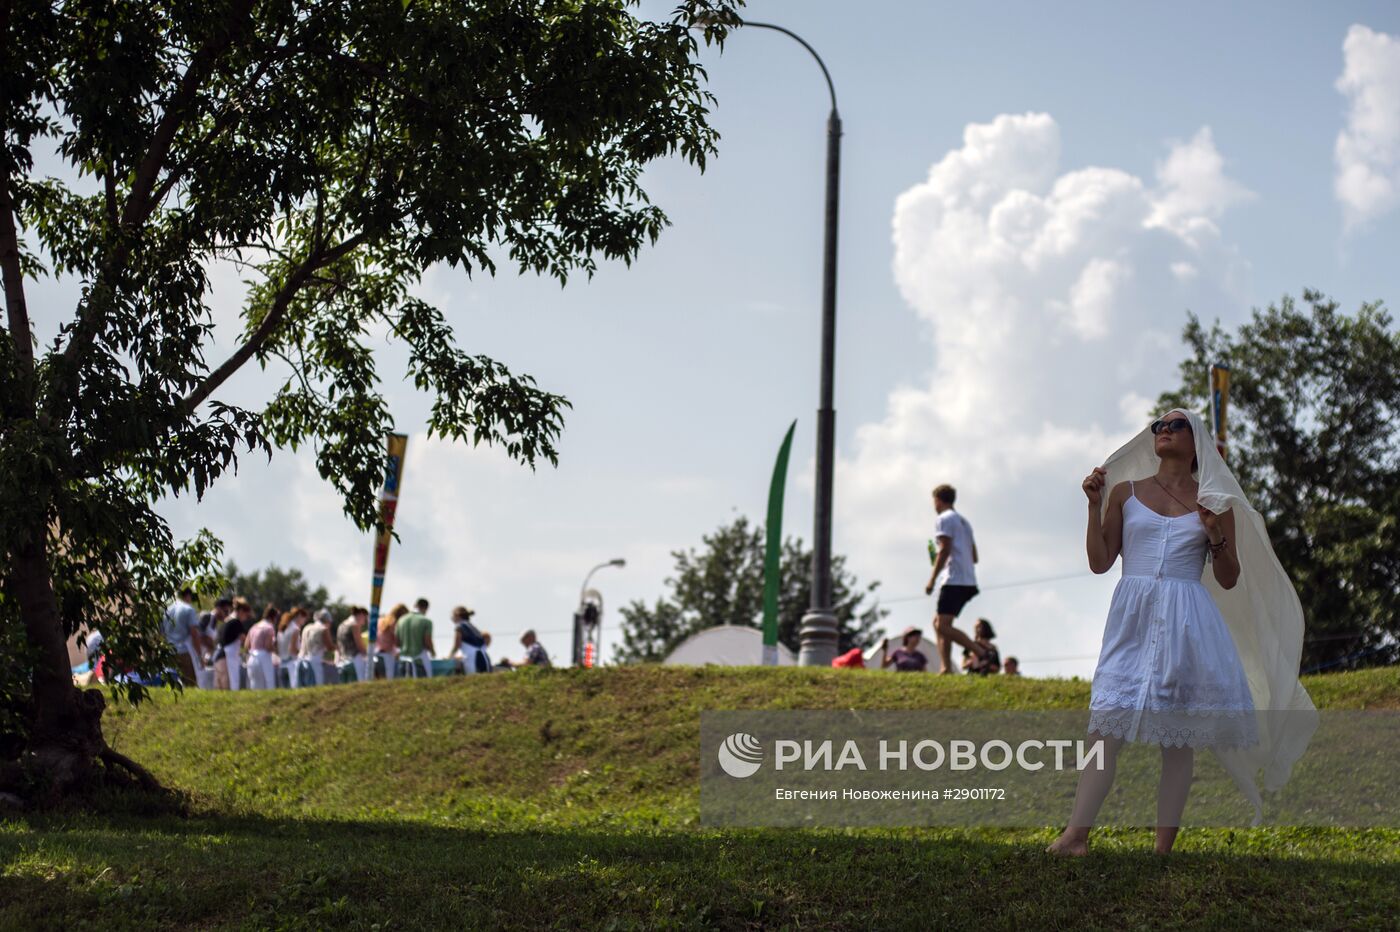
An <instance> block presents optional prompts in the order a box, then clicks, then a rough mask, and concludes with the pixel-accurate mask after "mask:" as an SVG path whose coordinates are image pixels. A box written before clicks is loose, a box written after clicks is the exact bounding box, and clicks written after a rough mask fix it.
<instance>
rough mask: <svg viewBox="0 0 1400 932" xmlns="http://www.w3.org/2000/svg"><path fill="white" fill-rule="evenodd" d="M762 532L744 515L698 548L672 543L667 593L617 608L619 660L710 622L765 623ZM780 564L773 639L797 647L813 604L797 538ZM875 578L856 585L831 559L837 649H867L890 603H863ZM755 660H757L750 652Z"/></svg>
mask: <svg viewBox="0 0 1400 932" xmlns="http://www.w3.org/2000/svg"><path fill="white" fill-rule="evenodd" d="M765 540H766V537H765V535H764V531H763V528H762V527H750V526H749V521H748V519H747V518H745V517H742V516H741V517H739V518H737V519H735V520H734V521H733V522H732V523H730V524H726V525H723V526H721V527H720V528H719V529H718V530H717V531H715V532H714V533H713V534H709V535H706V536H705V537H704V538H703V541H704V549H703V550H700V551H698V552H697V551H696V550H694V549H691V550H676V551H672V553H671V556H672V557H674V558H675V561H676V570H675V575H674V576H672V577H670V578H669V579H667V580H666V585H667V586H668V587H669V588H670V594H669V595H668V596H667V597H665V598H660V599H657V600H656V603H655V604H654V605H653V606H650V607H648V606H647V605H646V604H645V603H644V602H642V601H633V602H632V603H631V604H630V605H627V606H624V607H623V608H622V609H621V613H622V648H621V649H620V650H619V651H618V654H617V659H618V660H619V661H620V662H622V663H638V662H643V661H659V660H661V659H663V658H664V657H665V656H666V655H667V654H668V653H670V652H671V650H672V649H673V648H674V647H675V646H676V645H677V644H679V643H680V642H681V641H683V640H685V639H686V638H688V637H690V635H692V634H694V633H695V632H697V631H701V630H704V629H705V628H712V627H714V626H716V625H743V626H745V627H750V628H757V627H760V626H761V625H762V624H763V560H764V541H765ZM779 562H780V569H779V580H780V586H779V592H778V640H779V641H781V642H782V643H783V644H786V645H787V646H788V647H789V648H791V649H792V650H794V651H796V650H798V649H799V647H800V637H799V631H800V629H801V627H802V616H803V615H805V614H806V613H807V610H808V609H809V608H810V607H811V604H812V589H811V582H812V578H811V566H812V552H811V551H810V550H807V549H805V548H804V547H803V544H802V541H800V540H797V539H793V538H789V539H787V540H786V541H784V542H783V549H782V558H781V560H780V561H779ZM879 585H880V584H879V583H878V582H873V583H870V584H869V585H867V586H864V587H862V586H861V585H860V584H859V583H858V582H857V581H856V579H855V577H854V576H852V575H851V574H850V573H848V572H846V558H845V557H844V556H840V555H836V556H833V557H832V558H831V589H832V600H833V601H834V602H835V603H836V604H835V612H836V621H837V625H838V626H839V629H838V634H839V637H840V645H839V649H840V650H842V651H847V650H850V649H851V648H852V647H860V648H867V647H869V646H870V645H872V644H874V643H875V642H876V641H878V640H879V639H880V638H881V637H883V636H884V632H883V631H882V630H881V629H880V628H879V627H878V625H879V623H880V621H881V619H883V618H884V617H885V616H886V615H888V614H889V609H885V608H881V607H880V605H879V602H878V601H876V602H875V603H874V604H873V605H871V606H870V607H865V606H864V602H865V599H866V597H867V596H873V594H874V593H875V590H876V589H877V588H879ZM755 662H757V659H756V658H755Z"/></svg>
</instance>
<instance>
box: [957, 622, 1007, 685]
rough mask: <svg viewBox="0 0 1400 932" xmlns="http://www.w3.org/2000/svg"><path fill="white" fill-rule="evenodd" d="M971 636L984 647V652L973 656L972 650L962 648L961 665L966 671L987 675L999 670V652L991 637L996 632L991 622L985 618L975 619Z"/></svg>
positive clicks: (993, 636)
mask: <svg viewBox="0 0 1400 932" xmlns="http://www.w3.org/2000/svg"><path fill="white" fill-rule="evenodd" d="M972 631H973V636H974V637H975V638H976V639H977V643H978V644H981V645H982V646H983V647H984V648H986V653H985V654H983V655H982V656H981V657H977V656H975V655H974V654H973V653H972V651H970V650H967V649H965V648H964V650H963V659H962V665H963V669H964V670H966V671H967V672H968V673H976V674H980V675H982V676H987V675H989V674H992V673H1000V672H1001V653H1000V652H999V651H998V650H997V648H996V645H994V644H993V643H992V639H993V638H995V637H996V632H995V631H993V630H992V623H991V622H990V621H988V620H987V619H985V618H979V619H977V625H976V627H974V628H973V629H972Z"/></svg>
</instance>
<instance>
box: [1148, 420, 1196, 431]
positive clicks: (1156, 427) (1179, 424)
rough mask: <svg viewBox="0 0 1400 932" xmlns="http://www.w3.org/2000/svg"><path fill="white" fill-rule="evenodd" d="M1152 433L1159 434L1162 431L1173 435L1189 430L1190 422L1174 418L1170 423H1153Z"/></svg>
mask: <svg viewBox="0 0 1400 932" xmlns="http://www.w3.org/2000/svg"><path fill="white" fill-rule="evenodd" d="M1151 429H1152V433H1154V434H1160V433H1162V432H1163V431H1171V432H1172V433H1174V434H1177V433H1180V432H1181V431H1183V430H1190V429H1191V422H1190V421H1188V420H1187V419H1186V418H1184V417H1174V418H1172V419H1171V420H1170V421H1153V422H1152V428H1151Z"/></svg>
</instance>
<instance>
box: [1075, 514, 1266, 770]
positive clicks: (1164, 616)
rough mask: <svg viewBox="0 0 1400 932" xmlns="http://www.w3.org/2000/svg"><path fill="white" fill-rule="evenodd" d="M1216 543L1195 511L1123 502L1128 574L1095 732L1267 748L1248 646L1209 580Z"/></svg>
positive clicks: (1094, 715) (1095, 709) (1103, 657)
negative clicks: (1175, 512)
mask: <svg viewBox="0 0 1400 932" xmlns="http://www.w3.org/2000/svg"><path fill="white" fill-rule="evenodd" d="M1209 543H1210V539H1209V537H1208V536H1207V535H1206V531H1205V528H1204V527H1203V526H1202V525H1201V519H1200V518H1199V517H1198V516H1197V515H1195V514H1194V513H1193V514H1186V515H1181V516H1179V517H1175V518H1169V517H1167V516H1165V515H1161V514H1158V513H1157V512H1155V511H1153V510H1152V509H1150V508H1148V507H1147V506H1146V505H1144V504H1143V503H1142V502H1141V501H1140V500H1139V499H1138V497H1137V495H1136V494H1130V495H1129V496H1128V499H1127V501H1126V502H1124V503H1123V553H1122V559H1123V578H1122V579H1120V580H1119V582H1118V586H1117V588H1116V589H1114V591H1113V601H1112V602H1111V603H1110V605H1109V610H1108V623H1107V625H1106V626H1105V628H1104V636H1103V648H1102V650H1101V651H1100V653H1099V662H1098V667H1097V668H1096V669H1095V671H1094V683H1093V687H1092V691H1091V698H1090V700H1089V709H1090V715H1089V729H1088V730H1089V731H1090V732H1098V733H1099V734H1103V735H1112V736H1115V737H1119V738H1124V739H1126V740H1128V741H1141V742H1144V743H1149V744H1161V745H1168V746H1173V747H1181V746H1183V745H1187V746H1190V747H1248V746H1250V745H1255V744H1258V742H1259V735H1258V726H1257V724H1256V723H1255V716H1254V701H1253V699H1252V698H1251V696H1250V691H1249V681H1248V680H1247V679H1246V678H1245V673H1244V667H1243V665H1242V664H1241V663H1240V657H1239V652H1238V651H1237V650H1236V649H1235V642H1234V640H1233V639H1232V638H1231V637H1230V630H1229V628H1227V627H1226V625H1225V619H1224V618H1222V617H1221V615H1220V610H1219V609H1218V608H1217V607H1216V604H1215V600H1214V599H1212V598H1211V595H1210V592H1209V591H1208V590H1207V589H1206V587H1205V585H1204V584H1203V583H1202V582H1201V576H1202V573H1203V571H1204V569H1205V562H1206V550H1207V547H1208V546H1209Z"/></svg>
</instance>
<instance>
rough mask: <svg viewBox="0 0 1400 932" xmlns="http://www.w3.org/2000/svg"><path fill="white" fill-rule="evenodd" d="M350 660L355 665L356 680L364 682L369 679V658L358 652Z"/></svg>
mask: <svg viewBox="0 0 1400 932" xmlns="http://www.w3.org/2000/svg"><path fill="white" fill-rule="evenodd" d="M350 662H351V663H353V664H354V665H355V682H357V683H363V682H365V681H366V680H368V679H369V658H368V657H366V656H365V655H364V654H357V655H356V656H354V657H351V658H350Z"/></svg>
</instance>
